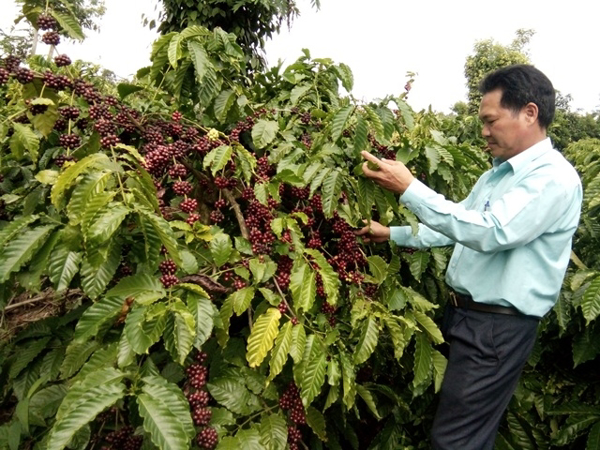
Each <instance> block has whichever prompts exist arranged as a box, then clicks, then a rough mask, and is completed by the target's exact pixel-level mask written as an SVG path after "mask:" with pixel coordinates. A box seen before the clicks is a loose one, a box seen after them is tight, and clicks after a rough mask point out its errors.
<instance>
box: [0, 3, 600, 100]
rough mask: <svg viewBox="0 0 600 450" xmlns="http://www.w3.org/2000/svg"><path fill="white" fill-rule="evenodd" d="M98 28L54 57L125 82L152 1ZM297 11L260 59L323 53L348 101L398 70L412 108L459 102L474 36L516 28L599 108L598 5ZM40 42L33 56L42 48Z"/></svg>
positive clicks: (141, 52)
mask: <svg viewBox="0 0 600 450" xmlns="http://www.w3.org/2000/svg"><path fill="white" fill-rule="evenodd" d="M105 3H106V8H107V12H106V14H105V16H104V17H103V18H102V21H101V23H100V26H101V32H100V33H99V34H96V33H92V32H88V33H87V35H88V38H87V39H86V40H85V41H84V42H83V43H82V44H75V45H72V44H69V43H66V42H65V43H61V44H60V45H59V47H58V50H59V52H60V53H66V54H68V55H69V56H70V57H71V58H72V59H75V58H76V59H83V60H86V61H90V62H93V63H97V64H100V65H102V66H103V67H105V68H107V69H109V70H111V71H113V72H115V73H116V74H117V75H118V76H119V77H122V78H125V79H128V78H131V76H132V75H133V74H135V72H136V71H137V69H139V68H141V67H143V66H145V65H148V64H149V62H150V60H149V55H150V49H151V45H152V42H153V40H154V39H155V38H156V36H157V34H156V32H155V31H151V30H149V29H148V28H144V27H143V25H142V15H143V14H146V15H147V16H150V17H157V16H158V13H157V12H156V9H155V8H156V5H157V0H105ZM0 4H1V5H2V6H1V9H0V28H2V29H3V30H4V31H8V28H9V27H10V25H11V24H12V20H13V19H14V18H15V17H16V16H17V13H18V9H17V6H16V4H15V2H14V0H0ZM297 5H298V7H299V9H300V11H301V15H300V17H298V18H296V19H295V20H294V22H293V24H292V27H291V29H289V30H288V29H287V27H286V26H285V25H284V27H283V29H282V31H281V33H280V34H279V35H276V36H274V37H273V39H272V40H270V41H269V42H268V43H267V46H266V53H267V59H268V61H269V64H270V65H275V64H277V63H278V61H279V60H281V61H283V64H284V66H285V65H287V64H291V63H293V62H294V61H295V60H296V59H298V58H299V57H300V56H301V55H302V53H301V51H302V49H303V48H307V49H308V50H309V51H310V52H311V56H312V57H313V58H331V59H332V60H333V61H334V62H336V63H344V64H346V65H348V66H349V67H350V68H351V69H352V72H353V74H354V89H353V91H352V94H353V95H354V97H356V98H358V99H361V100H364V101H369V100H372V99H375V98H382V97H385V96H386V95H398V94H400V93H401V92H403V87H404V85H405V83H406V80H407V78H406V73H407V72H409V71H410V72H415V73H416V74H417V75H416V79H415V82H414V84H413V88H412V90H411V92H410V95H409V97H408V103H409V104H410V105H411V106H412V107H413V108H414V109H415V110H421V109H426V108H429V107H431V108H432V109H433V110H435V111H440V112H448V111H449V110H450V108H451V106H452V105H453V104H454V103H456V102H457V101H465V100H466V94H467V89H466V86H465V83H466V80H465V77H464V64H465V61H466V58H467V56H469V55H471V54H473V46H474V44H475V43H476V42H477V41H481V40H485V39H493V40H494V41H496V42H498V43H500V44H502V45H509V44H510V43H511V42H512V40H513V39H514V37H515V36H516V34H515V33H516V31H517V30H518V29H519V28H525V29H532V30H534V31H535V35H534V36H533V37H532V39H531V42H530V44H529V45H528V47H527V49H528V50H529V56H530V59H531V61H532V63H533V64H534V65H535V66H537V67H538V68H539V69H540V70H542V71H543V72H544V73H546V75H547V76H548V77H549V78H550V80H552V82H553V84H554V87H555V88H556V89H557V90H559V91H560V92H561V93H562V94H563V95H567V94H570V95H571V96H572V98H573V100H572V102H571V107H572V109H573V110H580V111H581V112H592V111H596V110H600V58H598V57H597V46H598V37H597V29H598V24H597V20H598V17H600V2H596V1H591V0H570V1H569V2H568V3H566V2H560V3H559V2H556V4H553V2H549V1H547V0H503V1H502V2H482V1H481V0H454V1H448V0H419V1H414V2H403V1H399V0H368V1H365V0H321V9H320V10H318V11H317V10H316V9H314V8H311V5H310V0H297ZM44 51H45V50H44V45H41V46H40V50H39V52H40V53H42V54H43V52H44Z"/></svg>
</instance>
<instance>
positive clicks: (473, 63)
mask: <svg viewBox="0 0 600 450" xmlns="http://www.w3.org/2000/svg"><path fill="white" fill-rule="evenodd" d="M516 34H517V36H516V37H515V39H514V40H513V41H512V43H511V44H510V45H508V46H505V45H501V44H498V43H496V42H494V40H493V39H485V40H482V41H478V42H476V43H475V45H474V47H473V51H474V54H473V55H470V56H468V57H467V61H466V62H465V77H466V79H467V89H468V93H467V98H468V105H469V112H470V113H471V114H473V115H476V114H477V112H478V110H479V103H480V102H481V94H480V92H479V83H481V80H483V78H485V76H486V75H487V74H488V73H489V72H492V71H494V70H496V69H499V68H500V67H504V66H509V65H511V64H529V63H530V61H529V56H528V55H527V53H526V51H525V46H526V45H527V44H528V43H529V40H530V39H531V37H532V36H533V35H534V31H533V30H524V29H519V30H517V32H516Z"/></svg>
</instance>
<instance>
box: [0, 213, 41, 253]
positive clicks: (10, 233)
mask: <svg viewBox="0 0 600 450" xmlns="http://www.w3.org/2000/svg"><path fill="white" fill-rule="evenodd" d="M39 217H40V216H38V215H31V216H22V217H19V218H17V219H14V220H12V221H10V222H9V223H8V224H7V225H6V226H4V227H3V228H2V229H0V248H2V247H4V245H5V244H6V243H7V242H11V241H12V240H13V239H14V238H15V237H16V236H18V235H20V234H21V233H22V232H23V230H24V229H25V228H27V226H28V225H29V224H31V223H33V222H35V221H36V220H38V219H39Z"/></svg>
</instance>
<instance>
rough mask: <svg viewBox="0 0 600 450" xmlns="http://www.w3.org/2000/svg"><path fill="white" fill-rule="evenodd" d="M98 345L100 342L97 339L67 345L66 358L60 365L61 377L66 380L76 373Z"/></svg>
mask: <svg viewBox="0 0 600 450" xmlns="http://www.w3.org/2000/svg"><path fill="white" fill-rule="evenodd" d="M98 346H99V344H98V342H96V341H87V342H77V341H73V342H71V344H69V346H68V347H67V351H66V354H65V359H64V360H63V362H62V364H61V366H60V378H61V379H63V380H66V379H68V378H71V377H72V376H73V375H74V374H76V373H77V372H78V371H79V369H81V367H82V366H83V365H84V364H85V362H86V361H87V360H88V358H89V357H90V355H91V354H92V353H94V352H95V351H96V349H97V348H98Z"/></svg>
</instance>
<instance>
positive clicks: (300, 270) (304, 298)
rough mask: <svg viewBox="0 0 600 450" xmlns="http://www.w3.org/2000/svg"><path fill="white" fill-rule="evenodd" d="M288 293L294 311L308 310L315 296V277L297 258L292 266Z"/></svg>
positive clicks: (306, 265) (300, 259) (302, 261)
mask: <svg viewBox="0 0 600 450" xmlns="http://www.w3.org/2000/svg"><path fill="white" fill-rule="evenodd" d="M290 291H291V292H292V299H293V300H294V306H295V308H296V309H298V310H303V311H308V310H310V308H311V307H312V305H313V303H314V301H315V298H316V296H317V284H316V276H315V273H314V271H313V270H312V268H311V267H310V266H309V265H308V263H306V261H304V259H302V258H298V259H297V260H296V261H295V262H294V265H293V266H292V271H291V273H290Z"/></svg>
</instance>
